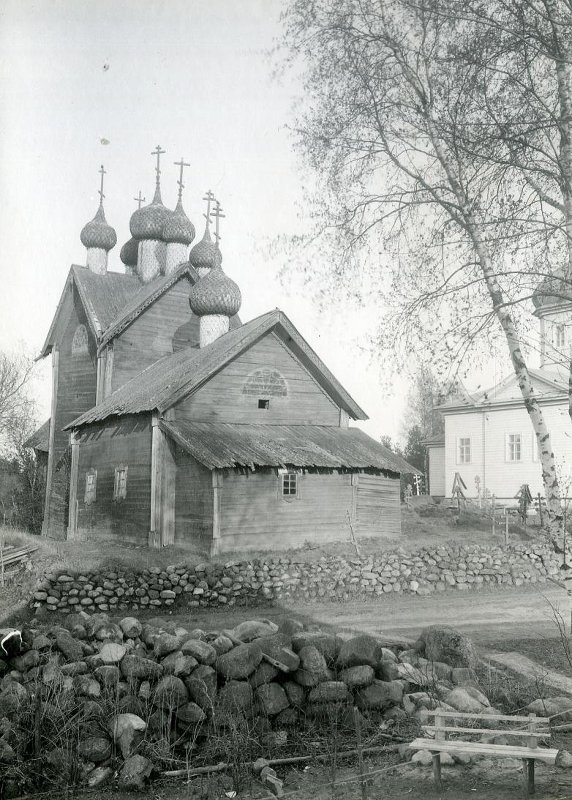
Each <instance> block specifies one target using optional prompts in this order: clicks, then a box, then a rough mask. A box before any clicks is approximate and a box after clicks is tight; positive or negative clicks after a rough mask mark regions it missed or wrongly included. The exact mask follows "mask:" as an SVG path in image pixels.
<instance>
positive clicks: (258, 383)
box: [242, 368, 288, 408]
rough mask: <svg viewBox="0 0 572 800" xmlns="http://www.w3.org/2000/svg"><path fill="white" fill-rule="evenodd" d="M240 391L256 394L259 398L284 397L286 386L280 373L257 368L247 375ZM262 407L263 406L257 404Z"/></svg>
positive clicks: (286, 391)
mask: <svg viewBox="0 0 572 800" xmlns="http://www.w3.org/2000/svg"><path fill="white" fill-rule="evenodd" d="M242 393H243V394H248V395H256V396H258V397H259V398H268V397H286V395H287V394H288V388H287V386H286V381H285V380H284V378H283V377H282V375H281V374H280V373H279V372H278V371H277V370H275V369H267V368H264V369H257V370H256V372H253V373H252V374H251V375H249V376H248V378H247V379H246V381H245V382H244V386H243V387H242ZM259 408H264V406H259Z"/></svg>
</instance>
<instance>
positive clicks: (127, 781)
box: [117, 755, 153, 791]
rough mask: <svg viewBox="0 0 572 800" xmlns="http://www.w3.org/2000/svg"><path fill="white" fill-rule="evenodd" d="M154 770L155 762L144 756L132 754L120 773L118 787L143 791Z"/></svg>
mask: <svg viewBox="0 0 572 800" xmlns="http://www.w3.org/2000/svg"><path fill="white" fill-rule="evenodd" d="M152 771H153V764H152V762H151V761H149V759H148V758H145V757H144V756H139V755H134V756H130V757H129V758H128V759H127V761H126V762H125V763H124V764H123V767H122V768H121V771H120V773H119V780H118V784H117V785H118V788H119V789H125V790H126V791H133V790H135V791H143V790H144V789H145V783H146V781H147V780H148V778H149V776H150V775H151V773H152Z"/></svg>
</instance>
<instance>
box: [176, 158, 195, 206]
mask: <svg viewBox="0 0 572 800" xmlns="http://www.w3.org/2000/svg"><path fill="white" fill-rule="evenodd" d="M173 163H174V165H175V166H176V167H179V180H178V181H177V183H178V185H179V196H178V200H177V203H182V202H183V189H184V188H185V184H184V183H183V170H184V169H185V167H190V166H191V165H190V164H189V162H188V161H185V159H184V158H183V156H181V160H180V161H174V162H173Z"/></svg>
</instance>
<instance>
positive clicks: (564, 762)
mask: <svg viewBox="0 0 572 800" xmlns="http://www.w3.org/2000/svg"><path fill="white" fill-rule="evenodd" d="M1 760H2V756H1V755H0V761H1ZM554 763H555V764H556V766H557V767H560V769H572V753H569V752H568V750H559V751H558V753H557V755H556V761H555V762H554Z"/></svg>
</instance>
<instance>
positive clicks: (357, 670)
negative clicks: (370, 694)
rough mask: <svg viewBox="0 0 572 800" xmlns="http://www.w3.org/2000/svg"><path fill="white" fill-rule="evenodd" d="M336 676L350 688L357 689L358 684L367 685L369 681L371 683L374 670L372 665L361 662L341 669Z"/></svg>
mask: <svg viewBox="0 0 572 800" xmlns="http://www.w3.org/2000/svg"><path fill="white" fill-rule="evenodd" d="M338 677H339V679H340V680H341V681H343V682H344V683H345V684H346V686H348V687H349V688H350V689H357V688H359V687H360V686H369V684H370V683H373V679H374V678H375V672H374V671H373V667H370V666H369V665H367V664H363V665H362V666H357V667H349V668H348V669H344V670H342V671H341V672H340V674H339V675H338Z"/></svg>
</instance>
